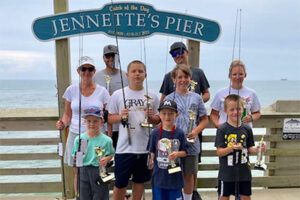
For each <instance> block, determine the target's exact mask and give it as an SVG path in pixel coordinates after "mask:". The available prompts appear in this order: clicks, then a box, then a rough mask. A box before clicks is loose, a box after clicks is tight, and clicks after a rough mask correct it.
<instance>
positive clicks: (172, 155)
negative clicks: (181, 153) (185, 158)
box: [168, 151, 177, 160]
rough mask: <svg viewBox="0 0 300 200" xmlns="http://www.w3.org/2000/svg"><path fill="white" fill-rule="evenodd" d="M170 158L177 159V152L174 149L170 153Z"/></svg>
mask: <svg viewBox="0 0 300 200" xmlns="http://www.w3.org/2000/svg"><path fill="white" fill-rule="evenodd" d="M168 158H169V160H175V159H176V158H177V152H176V151H173V152H172V153H170V154H169V155H168Z"/></svg>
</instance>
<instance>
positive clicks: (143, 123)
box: [140, 122, 153, 128]
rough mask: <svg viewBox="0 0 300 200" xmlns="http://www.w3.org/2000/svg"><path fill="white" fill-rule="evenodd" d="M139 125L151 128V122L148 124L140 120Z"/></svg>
mask: <svg viewBox="0 0 300 200" xmlns="http://www.w3.org/2000/svg"><path fill="white" fill-rule="evenodd" d="M140 125H141V127H146V128H153V124H149V123H148V122H142V123H140Z"/></svg>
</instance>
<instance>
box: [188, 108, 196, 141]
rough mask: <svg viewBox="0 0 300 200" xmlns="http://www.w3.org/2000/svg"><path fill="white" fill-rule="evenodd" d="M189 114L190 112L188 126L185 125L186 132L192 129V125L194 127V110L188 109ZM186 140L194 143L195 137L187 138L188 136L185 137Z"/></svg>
mask: <svg viewBox="0 0 300 200" xmlns="http://www.w3.org/2000/svg"><path fill="white" fill-rule="evenodd" d="M188 112H189V114H190V118H189V124H188V127H187V133H190V132H192V130H193V127H194V122H195V112H194V111H192V110H188ZM186 139H187V141H188V142H191V143H194V142H195V139H189V138H186Z"/></svg>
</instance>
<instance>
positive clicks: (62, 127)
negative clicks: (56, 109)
mask: <svg viewBox="0 0 300 200" xmlns="http://www.w3.org/2000/svg"><path fill="white" fill-rule="evenodd" d="M56 128H57V129H58V130H64V128H65V124H64V122H63V121H62V120H61V119H60V120H58V121H57V122H56Z"/></svg>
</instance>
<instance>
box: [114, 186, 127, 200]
mask: <svg viewBox="0 0 300 200" xmlns="http://www.w3.org/2000/svg"><path fill="white" fill-rule="evenodd" d="M125 194H126V188H117V187H114V192H113V199H114V200H124V198H125Z"/></svg>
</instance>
